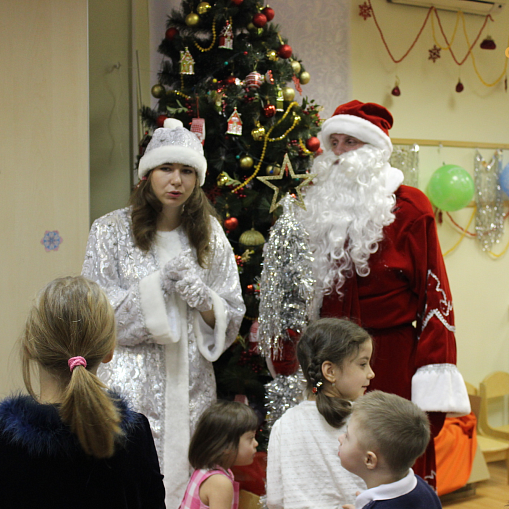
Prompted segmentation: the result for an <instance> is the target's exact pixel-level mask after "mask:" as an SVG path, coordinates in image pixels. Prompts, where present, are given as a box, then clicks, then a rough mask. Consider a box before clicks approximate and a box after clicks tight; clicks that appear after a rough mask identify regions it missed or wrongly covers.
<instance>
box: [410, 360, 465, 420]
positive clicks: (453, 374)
mask: <svg viewBox="0 0 509 509" xmlns="http://www.w3.org/2000/svg"><path fill="white" fill-rule="evenodd" d="M412 401H413V402H414V403H415V404H416V405H417V406H419V407H420V408H422V409H423V410H425V411H427V412H445V413H447V414H449V416H451V417H459V416H461V415H466V414H468V413H470V400H469V399H468V394H467V388H466V387H465V382H464V381H463V377H462V376H461V373H460V372H459V371H458V368H457V367H456V366H455V365H454V364H429V365H427V366H423V367H422V368H419V369H418V370H417V371H416V373H415V375H414V376H413V378H412Z"/></svg>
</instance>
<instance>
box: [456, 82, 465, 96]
mask: <svg viewBox="0 0 509 509" xmlns="http://www.w3.org/2000/svg"><path fill="white" fill-rule="evenodd" d="M464 89H465V87H464V86H463V83H461V80H460V79H458V84H457V85H456V92H458V93H459V92H463V90H464Z"/></svg>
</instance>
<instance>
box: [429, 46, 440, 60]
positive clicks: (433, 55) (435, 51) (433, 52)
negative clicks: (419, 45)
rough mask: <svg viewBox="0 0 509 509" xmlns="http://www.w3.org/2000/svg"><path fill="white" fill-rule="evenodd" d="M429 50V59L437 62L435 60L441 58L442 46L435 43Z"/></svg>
mask: <svg viewBox="0 0 509 509" xmlns="http://www.w3.org/2000/svg"><path fill="white" fill-rule="evenodd" d="M428 51H429V57H428V60H433V63H435V60H436V59H437V58H440V48H439V47H438V46H437V45H436V44H434V45H433V47H432V48H431V49H430V50H428Z"/></svg>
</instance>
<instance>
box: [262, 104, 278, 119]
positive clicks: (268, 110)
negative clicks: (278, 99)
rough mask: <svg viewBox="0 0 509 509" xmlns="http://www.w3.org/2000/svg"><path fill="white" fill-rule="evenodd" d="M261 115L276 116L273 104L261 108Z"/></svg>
mask: <svg viewBox="0 0 509 509" xmlns="http://www.w3.org/2000/svg"><path fill="white" fill-rule="evenodd" d="M263 114H264V115H265V116H266V117H267V118H270V117H273V116H274V115H275V114H276V107H275V106H274V105H273V104H267V106H265V108H263Z"/></svg>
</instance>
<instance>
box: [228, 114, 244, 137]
mask: <svg viewBox="0 0 509 509" xmlns="http://www.w3.org/2000/svg"><path fill="white" fill-rule="evenodd" d="M226 132H227V133H228V134H235V135H237V136H242V121H241V120H240V113H239V112H238V111H237V108H234V110H233V113H232V114H231V115H230V118H229V119H228V129H227V131H226Z"/></svg>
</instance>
